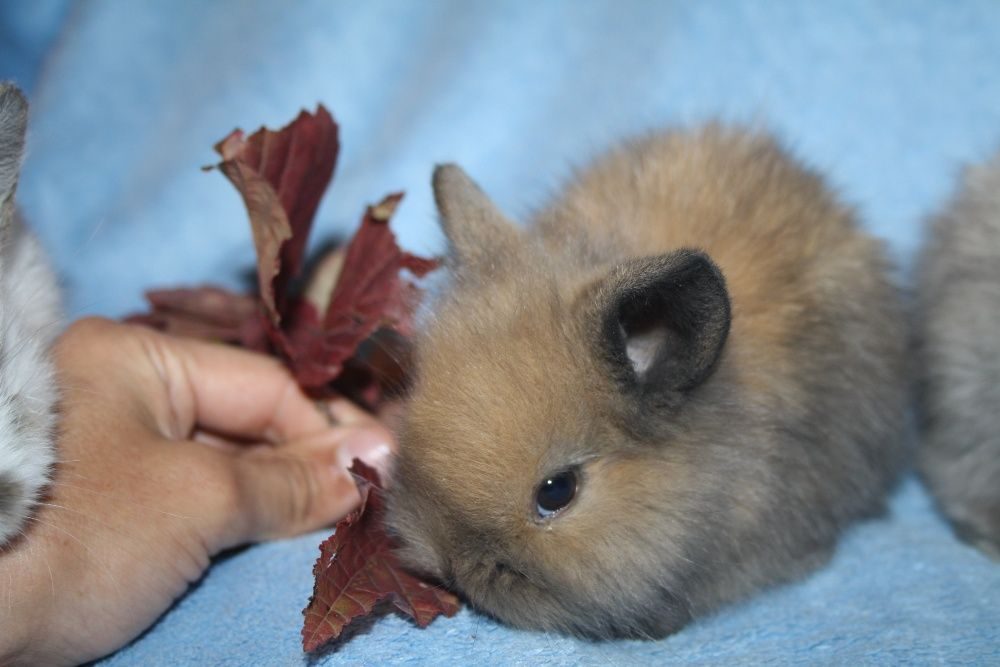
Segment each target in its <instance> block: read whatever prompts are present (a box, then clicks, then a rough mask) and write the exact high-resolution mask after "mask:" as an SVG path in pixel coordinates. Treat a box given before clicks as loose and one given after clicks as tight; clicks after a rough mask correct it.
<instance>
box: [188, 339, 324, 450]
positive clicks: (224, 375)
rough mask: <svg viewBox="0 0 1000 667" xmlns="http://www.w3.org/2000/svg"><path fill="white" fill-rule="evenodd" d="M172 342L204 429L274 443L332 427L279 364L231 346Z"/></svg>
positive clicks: (195, 412) (196, 419) (195, 410)
mask: <svg viewBox="0 0 1000 667" xmlns="http://www.w3.org/2000/svg"><path fill="white" fill-rule="evenodd" d="M169 340H170V342H171V345H172V346H173V347H175V348H176V350H177V354H178V355H180V356H181V358H182V367H183V372H184V373H185V375H186V384H187V385H188V386H189V387H190V391H191V394H192V400H193V405H194V416H193V418H194V423H195V424H197V425H198V426H199V427H200V428H203V429H206V430H209V431H216V432H219V433H225V434H227V435H232V436H238V437H241V438H251V439H261V440H267V441H269V442H282V441H286V440H290V439H293V438H297V437H300V436H303V435H307V434H310V433H316V432H319V431H323V430H325V429H328V428H329V424H328V423H327V419H326V417H325V416H324V415H323V414H322V413H321V412H320V411H319V410H318V409H317V407H316V405H315V404H314V402H313V400H312V399H310V398H309V397H308V396H306V395H305V394H304V393H303V392H302V390H301V389H300V388H299V386H298V384H297V383H296V382H295V379H294V378H293V377H292V375H291V374H290V373H289V372H288V371H287V370H286V369H285V367H284V366H282V365H281V363H280V362H279V361H278V360H276V359H272V358H270V357H266V356H264V355H261V354H257V353H253V352H246V351H244V350H239V349H236V348H233V347H229V346H225V345H218V344H210V343H203V342H200V341H194V340H180V339H169ZM192 426H193V424H192Z"/></svg>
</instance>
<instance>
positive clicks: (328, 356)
mask: <svg viewBox="0 0 1000 667" xmlns="http://www.w3.org/2000/svg"><path fill="white" fill-rule="evenodd" d="M402 198H403V195H402V194H401V193H396V194H392V195H389V196H388V197H386V198H385V199H383V200H382V201H381V203H379V204H378V205H376V206H369V207H368V209H367V211H366V212H365V217H364V218H363V219H362V221H361V226H360V228H359V229H358V231H357V233H355V235H354V238H353V239H351V242H350V244H349V245H348V246H347V250H346V252H345V254H344V259H343V263H342V264H341V265H340V267H339V273H338V275H337V278H336V282H335V283H334V287H333V290H332V292H331V294H330V297H329V303H328V304H327V306H326V308H325V310H324V311H323V312H320V313H318V312H316V309H315V307H313V305H311V304H309V303H305V302H300V303H298V304H297V305H296V309H295V311H294V315H293V318H292V320H291V321H289V322H286V325H285V326H284V327H283V328H284V331H285V334H286V335H285V336H284V337H283V340H282V342H281V345H282V347H283V349H284V350H285V352H286V354H287V355H288V357H289V360H290V362H291V366H292V370H293V372H294V373H295V377H296V379H297V380H298V381H299V384H301V385H302V386H303V387H307V388H311V389H316V388H319V387H322V386H323V385H326V384H328V383H329V382H330V381H331V380H333V379H334V378H336V377H337V375H338V374H339V373H340V371H341V369H342V368H343V365H344V362H345V361H347V360H348V359H349V358H351V357H352V356H353V355H354V353H355V351H356V350H357V348H358V346H359V345H360V344H361V343H362V342H363V341H364V340H365V339H367V338H368V337H369V336H371V335H372V334H373V333H374V332H375V331H376V330H377V329H379V328H380V327H390V328H395V329H398V330H399V331H400V332H401V333H403V334H407V333H409V327H410V320H411V318H412V314H413V309H414V307H415V305H416V301H417V296H418V294H419V293H418V292H417V290H416V288H415V287H414V286H413V285H411V284H410V283H409V282H407V281H405V280H404V279H403V278H402V277H401V276H400V275H399V272H400V270H401V269H404V268H406V269H409V270H410V271H411V272H412V273H414V274H415V275H417V276H422V275H424V274H426V273H427V272H428V271H430V270H432V269H433V268H435V267H436V266H437V262H435V261H434V260H429V259H424V258H422V257H417V256H415V255H411V254H409V253H407V252H403V251H402V250H401V249H400V248H399V246H398V245H397V244H396V237H395V235H394V234H393V233H392V230H391V229H389V219H390V218H391V217H392V214H393V212H395V210H396V206H397V205H398V204H399V201H400V200H401V199H402ZM315 298H316V297H315V296H313V299H314V300H313V303H315Z"/></svg>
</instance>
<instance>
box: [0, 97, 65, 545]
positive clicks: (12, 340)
mask: <svg viewBox="0 0 1000 667" xmlns="http://www.w3.org/2000/svg"><path fill="white" fill-rule="evenodd" d="M27 113H28V104H27V101H26V100H25V98H24V95H23V94H22V93H21V91H19V90H18V89H17V88H16V87H14V86H13V85H12V84H5V83H0V547H2V546H3V545H5V544H8V543H9V542H10V541H12V540H13V539H14V538H15V537H16V536H17V535H19V534H20V533H21V532H22V530H23V528H24V524H25V522H26V521H27V519H28V517H29V515H30V513H31V512H32V510H33V508H34V506H35V504H36V503H37V502H38V500H39V498H40V495H41V494H42V492H43V491H44V489H45V487H46V485H47V484H48V482H49V478H50V474H51V470H52V466H53V465H54V462H55V446H54V437H55V427H56V424H55V422H56V403H57V399H58V392H57V388H56V377H55V372H54V369H53V366H52V360H51V357H50V348H51V346H52V343H53V341H54V339H55V337H56V335H57V334H58V332H59V328H60V326H61V319H62V315H61V313H62V308H61V302H60V293H59V287H58V282H57V280H56V276H55V274H54V272H53V270H52V267H51V265H50V264H49V261H48V259H47V258H46V256H45V254H44V253H43V251H42V249H41V246H40V245H39V244H38V242H37V241H36V240H35V238H34V236H32V235H31V233H30V232H29V231H28V229H27V227H25V225H24V223H23V221H22V220H21V218H20V216H19V214H18V211H17V209H16V207H15V203H14V192H15V190H16V188H17V180H18V174H19V172H20V167H21V159H22V156H23V153H24V140H25V131H26V126H27Z"/></svg>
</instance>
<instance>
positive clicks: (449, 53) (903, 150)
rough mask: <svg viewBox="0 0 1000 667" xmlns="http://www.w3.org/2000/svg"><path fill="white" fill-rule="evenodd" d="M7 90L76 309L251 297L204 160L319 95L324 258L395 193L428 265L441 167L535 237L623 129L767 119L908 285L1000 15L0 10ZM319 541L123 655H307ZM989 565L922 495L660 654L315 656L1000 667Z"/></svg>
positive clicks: (946, 187) (6, 6) (228, 191)
mask: <svg viewBox="0 0 1000 667" xmlns="http://www.w3.org/2000/svg"><path fill="white" fill-rule="evenodd" d="M0 79H12V80H14V81H16V82H18V83H19V84H20V85H21V86H22V87H23V88H25V89H26V90H27V91H28V93H29V96H30V98H31V102H32V105H33V106H32V113H33V116H32V123H31V133H30V137H29V154H28V157H27V162H26V164H25V170H24V174H23V178H22V183H21V186H20V190H19V195H20V200H21V203H22V206H23V208H24V210H25V212H26V214H27V217H28V219H29V221H30V223H31V224H32V225H33V226H34V228H35V229H36V230H37V232H38V234H39V235H40V237H41V238H42V241H43V242H44V244H45V246H46V247H47V249H48V250H49V252H50V253H51V255H52V256H53V258H54V261H55V264H56V266H57V268H58V270H59V272H60V274H61V275H62V277H63V279H64V283H65V287H66V290H67V300H68V306H69V309H70V311H71V313H72V314H73V315H81V314H84V313H99V314H104V315H110V316H120V315H123V314H125V313H127V312H130V311H134V310H137V309H140V308H141V307H142V305H143V303H142V291H143V290H144V289H148V288H151V287H163V286H177V285H190V284H197V283H201V282H206V281H210V282H216V283H222V284H224V285H229V286H237V285H239V284H240V283H239V281H240V278H241V276H242V275H243V273H244V272H245V271H246V270H247V269H249V268H250V267H252V265H253V250H252V244H251V241H250V234H249V228H248V225H247V223H246V217H245V213H244V211H243V208H242V204H241V202H240V200H239V197H238V196H237V194H236V192H235V190H233V188H232V187H231V186H230V185H229V184H228V183H227V182H226V181H225V179H224V178H223V177H222V176H221V175H220V174H219V173H203V172H202V171H201V170H200V169H199V168H200V167H201V166H202V165H205V164H210V163H213V162H215V161H216V155H215V153H214V152H213V151H212V145H213V144H214V143H215V142H216V141H218V140H219V139H221V138H222V137H224V136H225V135H226V134H227V133H228V132H230V131H231V130H232V129H233V128H234V127H242V128H244V129H247V130H253V129H256V128H257V127H258V126H260V125H261V124H267V125H269V126H272V127H279V126H281V125H283V124H284V123H286V122H287V121H289V120H290V119H291V118H293V117H294V115H295V114H296V113H297V112H298V110H299V109H300V108H303V107H308V108H313V107H314V106H315V104H316V103H317V102H323V103H324V104H325V105H327V106H328V107H329V108H330V109H331V111H332V112H333V113H334V115H335V117H336V118H337V119H338V121H339V122H340V124H341V139H342V143H343V149H342V153H341V159H340V162H339V166H338V169H337V173H336V175H335V177H334V182H333V186H332V187H331V189H330V190H329V191H328V194H327V196H326V198H325V200H324V202H323V205H322V206H321V208H320V210H319V213H318V217H317V222H316V227H315V231H314V240H315V241H320V240H322V239H323V238H328V237H330V236H343V235H346V234H348V233H350V232H351V231H352V230H353V228H354V227H355V226H356V225H357V224H358V222H359V220H360V216H361V213H362V211H363V209H364V206H365V205H366V204H367V203H371V202H375V201H377V200H378V199H380V198H381V197H382V195H384V194H385V193H387V192H389V191H393V190H399V189H402V190H405V191H406V193H407V194H406V199H405V200H404V202H403V205H402V207H401V208H400V210H399V211H398V213H397V216H396V219H395V221H394V227H395V229H396V230H397V232H398V234H399V236H400V239H401V243H402V244H403V245H404V246H405V247H407V248H408V249H410V250H414V251H419V252H423V253H436V252H438V251H440V250H441V248H442V243H443V238H442V236H441V234H440V232H439V230H438V228H437V225H436V220H435V212H434V208H433V203H432V199H431V194H430V187H429V180H430V173H431V169H432V166H433V165H434V164H435V163H436V162H441V161H446V160H447V161H457V162H460V163H462V164H463V165H464V166H465V167H466V169H467V170H468V171H469V172H470V173H471V174H472V175H473V176H474V177H475V178H476V179H478V180H479V181H480V183H481V184H482V185H483V187H484V188H485V189H486V190H487V191H488V192H489V193H490V194H491V195H492V196H493V197H494V199H495V200H496V201H497V203H498V204H499V205H500V206H501V207H502V208H503V209H505V210H506V211H507V212H508V213H509V214H510V215H512V216H514V217H518V218H522V219H523V218H525V217H527V216H528V215H529V214H530V212H531V211H532V209H534V208H536V207H538V206H540V205H541V204H542V203H543V202H544V200H545V198H546V197H547V196H548V195H549V194H550V193H552V192H553V191H554V190H555V189H556V188H558V187H559V185H560V183H562V182H563V181H564V180H565V179H566V178H567V177H568V175H569V174H570V173H571V170H572V168H573V166H574V165H578V164H581V163H583V162H585V161H587V160H588V159H589V158H590V157H591V156H593V155H594V154H595V153H597V152H599V151H601V150H603V149H604V148H605V147H607V146H608V145H609V144H611V143H612V142H614V141H616V140H618V139H620V138H621V137H623V136H625V135H631V134H635V133H639V132H643V131H645V130H648V129H650V128H656V127H661V126H665V125H678V124H681V125H686V124H694V123H699V122H703V121H706V120H708V119H713V118H721V119H723V120H729V121H739V122H745V123H750V124H753V125H757V126H760V127H766V128H770V129H771V130H773V131H774V132H775V133H776V134H778V135H779V137H780V138H781V139H782V140H783V141H784V142H785V143H786V144H787V145H788V146H789V147H790V148H791V149H792V150H793V151H794V153H796V154H797V155H798V156H799V157H800V158H802V159H803V160H805V161H806V162H807V163H809V164H811V165H813V166H814V167H816V168H817V169H819V170H821V171H822V172H824V173H825V174H827V176H828V178H829V181H830V182H831V183H832V184H833V185H834V187H835V188H836V189H837V190H838V191H839V192H840V193H841V194H842V196H843V197H844V198H845V199H846V200H847V201H848V202H851V203H853V204H854V205H855V206H856V207H857V208H858V210H859V212H860V214H861V216H862V219H863V221H864V224H865V225H867V226H868V228H869V229H871V230H872V231H873V232H874V233H875V234H877V235H879V236H880V237H882V238H884V239H885V240H886V241H887V242H888V244H889V246H890V248H891V252H892V254H893V256H894V258H895V259H896V260H897V262H898V265H899V266H900V267H901V272H900V280H901V282H903V284H906V283H907V281H908V276H907V272H908V269H909V267H910V266H911V265H912V260H913V258H914V256H915V253H916V252H917V250H918V248H919V246H920V242H921V239H922V236H923V228H924V220H925V218H926V217H927V216H928V215H930V214H932V213H933V212H934V211H935V210H937V209H938V208H940V207H941V206H942V205H943V203H944V202H945V201H946V199H947V197H948V195H949V193H950V192H951V190H952V188H953V186H954V184H955V179H956V177H957V176H958V174H959V173H960V169H961V168H962V166H963V165H965V164H968V163H970V162H975V161H978V160H981V159H983V158H984V157H986V156H987V155H988V154H990V153H991V152H993V151H994V150H996V149H997V148H1000V2H997V0H979V1H975V0H960V1H954V2H940V1H934V0H896V1H887V0H880V1H872V0H842V1H837V2H824V3H818V2H795V1H791V0H776V1H774V0H772V1H753V0H708V1H704V2H670V1H667V0H664V1H656V0H646V1H631V2H629V1H624V0H617V1H610V0H609V1H604V2H598V1H594V0H575V1H567V2H554V1H552V2H528V1H523V2H510V1H499V0H491V1H472V0H469V1H465V0H450V1H449V0H423V1H416V0H413V1H403V0H397V1H394V2H393V1H384V0H366V1H365V2H331V1H327V0H316V1H311V2H310V1H303V2H278V1H273V2H260V1H256V0H245V1H235V0H233V1H231V2H199V1H195V0H173V1H170V2H167V1H166V0H161V1H159V2H152V1H150V2H134V1H131V0H88V1H83V2H73V3H71V2H67V1H65V0H31V1H29V0H20V1H19V0H7V1H6V2H3V3H0ZM319 537H321V536H320V535H314V536H306V537H304V538H301V539H299V540H292V541H286V542H281V543H274V544H268V545H262V546H260V547H255V548H253V549H249V550H246V551H243V552H240V553H239V554H236V555H233V556H231V557H229V558H228V559H226V560H225V561H224V562H221V563H219V564H217V566H216V567H215V568H214V569H213V570H212V572H211V573H210V574H209V575H208V577H207V578H206V579H205V580H204V581H203V582H202V583H201V584H200V585H199V586H198V587H197V588H196V589H195V591H194V592H193V593H192V594H191V595H189V596H188V597H187V598H185V599H184V600H183V601H181V603H179V604H178V606H177V607H176V608H175V609H174V610H172V612H171V613H170V614H168V616H167V617H166V618H165V619H164V620H163V621H162V622H161V623H160V624H159V625H158V626H157V627H156V628H154V629H153V631H151V632H150V633H148V634H147V635H145V636H144V637H142V638H141V639H140V640H139V641H138V642H137V643H136V644H134V645H133V646H131V647H129V648H128V649H126V650H125V651H123V652H122V653H120V654H119V655H118V656H116V657H114V658H112V659H111V660H110V661H109V662H110V663H111V664H158V661H162V660H163V656H165V655H169V656H171V659H170V662H171V664H184V663H186V662H190V663H191V664H248V663H250V662H252V663H255V664H296V665H298V664H302V663H303V661H304V659H303V657H302V655H301V653H300V652H299V651H298V645H297V633H298V628H299V623H300V618H301V617H300V616H299V610H300V609H301V607H302V606H304V604H305V601H306V599H307V597H308V595H309V591H310V588H311V581H310V579H311V578H310V576H309V571H310V568H311V564H312V561H313V559H314V558H315V555H316V545H317V544H318V541H319ZM997 570H998V568H996V567H995V566H993V565H991V564H990V563H988V562H987V561H985V560H984V559H983V558H982V557H980V556H979V555H978V554H977V553H975V552H973V551H971V550H969V549H968V548H966V547H964V546H963V545H961V544H959V543H957V542H955V541H954V539H953V538H952V537H951V534H950V532H949V531H948V529H947V528H946V527H945V526H944V525H943V524H942V523H941V522H940V520H939V519H938V518H937V517H936V515H935V514H934V512H933V511H932V509H931V507H930V505H929V502H928V500H927V498H926V496H925V495H924V493H923V491H922V489H921V488H920V487H919V486H918V485H917V484H916V483H915V482H914V481H912V480H911V481H909V482H908V483H907V484H904V486H903V487H902V489H901V491H900V492H899V494H898V495H897V497H896V498H895V499H894V502H893V507H892V512H891V513H890V514H889V515H888V516H887V517H885V518H884V519H881V520H878V521H874V522H870V523H868V524H865V525H863V526H861V527H859V528H858V529H856V530H855V531H852V532H851V534H850V535H849V536H848V538H847V540H846V541H845V543H844V545H843V547H842V548H841V549H840V550H839V551H838V555H837V557H836V559H835V561H834V563H833V564H831V566H830V567H829V568H827V569H825V570H823V571H822V572H821V573H819V574H818V575H817V576H815V577H813V578H811V579H809V580H808V581H806V582H803V583H802V584H797V585H795V586H789V587H785V588H782V589H779V590H777V591H773V592H771V593H769V594H766V595H764V596H761V597H759V598H756V599H755V600H753V601H751V602H749V603H747V604H745V605H741V606H737V607H734V608H731V609H729V610H727V611H725V612H723V613H721V614H719V615H717V616H715V617H713V618H711V619H707V620H705V621H702V622H700V623H698V624H696V625H694V626H692V627H691V628H689V629H687V630H685V631H684V632H682V633H680V634H679V635H677V636H675V637H673V638H670V639H668V640H666V641H664V642H655V643H643V642H636V643H614V644H610V645H595V644H588V643H583V642H576V641H574V640H571V639H566V638H556V637H548V636H544V635H536V634H532V633H520V632H515V631H512V630H508V629H506V628H502V627H500V626H497V625H495V624H494V623H492V621H489V620H488V619H485V618H482V617H479V616H477V615H475V614H471V613H469V612H467V611H466V612H462V614H461V615H460V616H459V617H458V618H457V619H452V620H450V621H444V620H443V621H438V622H437V623H435V624H433V625H432V626H431V628H430V629H428V630H427V631H423V632H418V631H416V630H415V629H413V627H412V626H410V625H409V624H407V623H406V622H405V621H403V620H401V619H398V618H395V617H390V618H388V619H384V620H383V621H380V622H379V623H376V624H375V625H373V626H372V627H371V628H369V629H368V630H367V631H366V632H365V633H363V634H362V635H361V636H358V637H356V638H355V639H354V640H353V641H351V642H350V643H348V644H347V645H345V646H343V647H341V648H340V649H338V650H337V651H336V652H333V653H330V654H327V655H326V656H325V657H324V658H322V659H321V660H320V661H321V662H331V663H333V662H339V661H343V662H348V663H351V664H391V663H401V662H408V661H410V660H411V659H412V660H413V661H416V662H425V663H431V664H434V663H437V662H445V661H451V662H454V663H456V664H467V663H469V662H471V661H474V660H478V661H481V662H486V663H488V664H493V663H512V664H527V663H531V664H536V663H549V664H580V663H583V664H598V663H600V664H607V663H618V664H636V663H645V662H652V663H657V662H662V661H664V660H668V659H669V660H671V661H675V660H676V661H680V662H687V663H694V664H719V663H739V662H750V663H756V664H760V663H764V662H767V663H768V664H776V663H786V662H803V661H808V662H810V663H830V664H865V663H872V664H885V663H887V662H888V663H892V664H904V663H929V662H930V663H933V662H938V661H947V662H963V661H964V662H968V663H970V664H984V663H989V662H994V663H995V662H996V661H1000V654H998V653H997V647H998V646H1000V635H998V632H1000V631H998V628H1000V611H998V609H1000V574H998V571H997ZM248 656H252V659H251V658H249V657H248Z"/></svg>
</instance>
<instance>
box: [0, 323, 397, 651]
mask: <svg viewBox="0 0 1000 667" xmlns="http://www.w3.org/2000/svg"><path fill="white" fill-rule="evenodd" d="M54 354H55V361H56V365H57V367H58V370H59V377H60V385H61V389H62V402H61V428H60V435H59V439H58V443H59V459H60V464H59V466H58V469H57V470H56V473H55V479H54V482H53V484H52V488H51V492H50V494H49V498H48V500H47V502H45V503H44V504H43V505H42V506H41V507H40V508H39V511H38V512H37V514H36V516H35V517H34V519H33V521H32V522H31V523H30V524H29V529H28V530H26V534H25V535H24V536H23V539H21V540H19V541H16V542H15V543H14V544H12V545H11V546H10V547H9V548H8V549H7V550H6V551H5V552H2V553H0V582H2V583H3V584H7V588H8V590H6V591H5V592H4V594H3V596H2V598H3V599H0V628H2V632H0V664H3V665H7V664H31V665H41V664H45V665H48V664H76V663H80V662H85V661H87V660H91V659H94V658H97V657H100V656H102V655H105V654H107V653H109V652H111V651H113V650H115V649H117V648H119V647H121V646H122V645H124V644H125V643H126V642H128V641H129V640H130V639H132V638H133V637H135V636H136V635H138V634H139V633H140V632H142V631H143V630H144V629H145V628H146V627H148V626H149V625H151V624H152V623H153V621H155V620H156V618H157V617H158V616H159V615H160V614H162V613H163V611H164V610H166V609H167V608H168V607H169V606H170V604H171V603H172V602H173V601H174V600H175V599H176V598H177V597H179V596H180V595H181V594H183V593H184V591H185V590H186V589H187V587H188V585H189V584H190V583H191V582H193V581H195V580H196V579H198V578H199V577H200V576H201V574H202V573H203V572H204V570H205V569H206V568H207V567H208V564H209V558H210V557H211V556H212V555H213V554H216V553H218V552H219V551H221V550H223V549H226V548H229V547H233V546H236V545H239V544H244V543H246V542H252V541H256V540H264V539H271V538H276V537H283V536H288V535H294V534H297V533H301V532H304V531H307V530H313V529H317V528H320V527H322V526H324V525H328V524H330V523H332V522H334V521H336V520H337V519H339V518H340V517H342V516H343V515H344V514H346V513H347V512H349V511H350V510H351V509H353V507H354V506H355V505H356V504H357V502H358V500H359V498H358V494H357V489H356V487H355V484H354V481H353V480H352V478H351V476H350V474H349V473H348V472H347V471H346V469H347V467H348V466H349V465H350V463H351V461H352V460H353V459H354V458H355V457H357V458H361V459H363V460H365V461H366V462H368V463H369V464H372V465H374V466H375V467H377V468H382V469H383V470H384V467H385V465H386V463H387V462H388V458H389V454H390V452H391V448H392V447H394V444H393V443H394V441H393V438H392V434H391V433H390V432H389V431H388V430H387V429H386V428H385V427H384V426H382V425H381V423H380V422H378V421H377V420H376V419H375V418H374V417H372V416H370V415H368V414H367V413H365V412H363V411H362V410H360V409H359V408H357V407H355V406H353V405H352V404H350V403H349V402H347V401H345V400H337V401H333V402H332V403H330V404H329V409H330V412H331V414H332V416H333V418H334V421H335V425H334V426H331V425H330V424H329V422H328V420H327V418H326V417H325V416H324V415H323V414H322V413H321V412H320V410H319V409H318V408H317V407H316V405H315V404H314V403H313V402H312V401H311V400H310V399H309V398H307V397H306V396H305V395H304V394H302V392H301V391H300V390H299V388H298V386H297V385H296V384H295V382H294V380H293V379H292V377H291V376H290V375H289V374H288V373H287V372H286V371H285V370H284V368H283V367H282V366H281V365H280V364H279V363H278V362H277V361H275V360H273V359H269V358H267V357H264V356H262V355H257V354H252V353H249V352H245V351H242V350H237V349H234V348H230V347H226V346H223V345H217V344H210V343H203V342H198V341H193V340H186V339H178V338H173V337H170V336H166V335H164V334H161V333H158V332H156V331H152V330H149V329H145V328H140V327H136V326H131V325H123V324H116V323H113V322H110V321H106V320H99V319H90V320H83V321H80V322H78V323H76V324H74V325H72V326H71V327H70V328H69V329H68V330H67V332H66V333H65V334H64V335H63V336H62V337H61V338H60V340H59V341H58V343H57V345H56V348H55V351H54Z"/></svg>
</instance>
